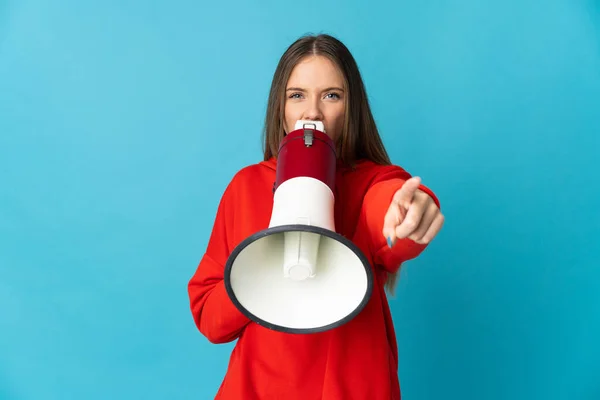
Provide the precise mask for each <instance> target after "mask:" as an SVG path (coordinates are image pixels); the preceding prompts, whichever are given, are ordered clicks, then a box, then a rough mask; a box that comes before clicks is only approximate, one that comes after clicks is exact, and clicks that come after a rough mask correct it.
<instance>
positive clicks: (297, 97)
mask: <svg viewBox="0 0 600 400" xmlns="http://www.w3.org/2000/svg"><path fill="white" fill-rule="evenodd" d="M300 96H302V93H292V94H290V95H289V96H288V99H299V98H300Z"/></svg>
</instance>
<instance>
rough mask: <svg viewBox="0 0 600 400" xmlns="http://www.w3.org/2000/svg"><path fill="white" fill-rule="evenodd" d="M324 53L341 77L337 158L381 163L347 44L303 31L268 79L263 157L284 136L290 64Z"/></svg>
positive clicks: (385, 160) (392, 277)
mask: <svg viewBox="0 0 600 400" xmlns="http://www.w3.org/2000/svg"><path fill="white" fill-rule="evenodd" d="M317 55H318V56H324V57H327V58H328V59H329V60H330V61H331V62H333V63H334V64H335V65H336V66H337V67H338V68H339V70H340V71H341V73H342V75H343V77H344V86H345V87H344V89H345V90H346V92H347V93H348V95H347V96H346V97H345V110H346V112H345V117H344V128H343V131H342V134H341V136H340V138H339V141H340V142H339V145H338V148H339V150H340V152H339V155H338V157H339V159H340V161H342V162H343V163H344V164H346V165H350V166H352V165H354V163H355V162H356V161H357V160H360V159H368V160H371V161H373V162H374V163H377V164H381V165H390V164H391V161H390V158H389V156H388V153H387V151H386V150H385V147H384V145H383V142H382V140H381V137H380V136H379V131H378V130H377V125H376V124H375V119H374V118H373V114H372V112H371V107H370V105H369V100H368V98H367V93H366V90H365V86H364V83H363V80H362V77H361V74H360V71H359V69H358V65H357V64H356V61H355V59H354V57H353V56H352V54H351V53H350V51H349V50H348V48H347V47H346V46H345V45H344V44H343V43H342V42H341V41H339V40H338V39H336V38H335V37H333V36H330V35H327V34H320V35H306V36H303V37H300V38H299V39H298V40H296V41H295V42H294V43H292V44H291V45H290V46H289V47H288V48H287V50H286V51H285V52H284V53H283V55H282V56H281V58H280V60H279V63H278V65H277V68H276V70H275V73H274V75H273V81H272V83H271V90H270V92H269V100H268V103H267V112H266V117H265V124H264V132H263V136H264V160H265V161H266V160H269V159H270V158H271V157H273V156H277V151H278V149H279V144H280V142H281V140H282V138H283V136H284V128H283V127H284V125H283V123H284V109H285V90H286V85H287V82H288V80H289V78H290V75H291V73H292V70H293V69H294V67H295V66H296V65H297V64H298V63H299V62H300V61H301V60H302V59H304V58H305V57H307V56H317ZM397 274H398V273H395V274H388V277H387V280H386V287H387V289H388V291H389V292H391V293H393V292H394V288H395V286H396V280H397Z"/></svg>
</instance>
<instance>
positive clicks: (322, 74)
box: [288, 56, 344, 87]
mask: <svg viewBox="0 0 600 400" xmlns="http://www.w3.org/2000/svg"><path fill="white" fill-rule="evenodd" d="M343 84H344V76H343V75H342V73H341V71H340V70H339V68H338V67H337V65H335V64H334V63H333V62H332V61H331V60H329V59H328V58H327V57H323V56H309V57H306V58H304V59H302V60H300V62H299V63H298V64H296V66H294V68H293V69H292V73H291V75H290V79H289V80H288V86H299V87H329V86H339V87H342V85H343Z"/></svg>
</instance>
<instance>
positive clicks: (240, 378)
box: [188, 158, 439, 400]
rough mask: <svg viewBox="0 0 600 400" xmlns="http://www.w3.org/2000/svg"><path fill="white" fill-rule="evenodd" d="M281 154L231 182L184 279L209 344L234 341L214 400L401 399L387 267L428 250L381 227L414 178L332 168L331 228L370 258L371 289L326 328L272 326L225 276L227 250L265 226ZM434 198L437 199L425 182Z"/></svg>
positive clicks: (364, 165) (392, 169)
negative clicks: (244, 306)
mask: <svg viewBox="0 0 600 400" xmlns="http://www.w3.org/2000/svg"><path fill="white" fill-rule="evenodd" d="M276 166H277V161H276V159H275V158H272V159H271V160H269V161H264V162H261V163H259V164H254V165H251V166H248V167H246V168H244V169H242V170H241V171H239V172H238V173H237V174H236V175H235V176H234V178H233V179H232V181H231V183H230V184H229V185H228V187H227V189H226V190H225V193H224V194H223V197H222V199H221V202H220V204H219V207H218V210H217V216H216V219H215V223H214V227H213V230H212V234H211V236H210V240H209V243H208V246H207V249H206V253H205V254H204V256H203V257H202V260H201V261H200V264H199V265H198V268H197V270H196V272H195V274H194V276H193V277H192V278H191V280H190V281H189V285H188V293H189V297H190V305H191V311H192V314H193V317H194V321H195V323H196V325H197V327H198V329H199V330H200V332H201V333H202V334H203V335H204V336H206V337H207V338H208V340H209V341H210V342H212V343H225V342H230V341H233V340H235V339H238V341H237V343H236V345H235V347H234V349H233V352H232V354H231V357H230V361H229V366H228V368H227V372H226V374H225V378H224V380H223V382H222V384H221V386H220V388H219V391H218V393H217V395H216V397H215V399H220V400H271V399H272V400H280V399H281V400H317V399H318V400H390V399H393V400H398V399H400V387H399V382H398V372H397V371H398V349H397V344H396V335H395V332H394V327H393V324H392V317H391V314H390V309H389V306H388V302H387V297H386V294H385V292H384V283H385V280H386V277H387V274H386V273H387V272H396V271H398V269H399V268H400V265H401V264H402V262H404V261H407V260H410V259H412V258H414V257H416V256H418V255H419V254H420V253H421V252H422V251H423V250H424V248H425V245H419V244H417V243H415V242H413V241H412V240H410V239H403V240H399V241H397V242H396V244H395V246H394V247H393V248H392V249H390V248H389V247H388V245H387V242H386V238H385V237H384V236H383V234H382V229H383V219H384V215H385V213H386V211H387V209H388V207H389V204H390V202H391V199H392V196H393V194H394V193H395V192H396V190H398V189H399V188H400V187H401V186H402V184H403V183H404V182H405V181H406V180H407V179H408V178H410V175H409V174H408V173H407V172H406V171H404V170H403V169H402V168H400V167H397V166H381V165H376V164H374V163H373V162H371V161H360V162H359V163H358V164H357V166H356V168H355V169H354V170H352V169H351V168H348V167H341V166H340V167H339V168H338V171H337V175H336V188H335V189H336V190H335V226H336V230H337V232H338V233H340V234H342V235H344V236H345V237H347V238H350V239H351V240H352V241H353V242H354V243H355V244H356V245H357V246H358V247H359V248H360V249H361V250H362V251H363V252H364V254H365V256H366V257H367V258H368V259H369V262H370V264H371V267H372V268H373V271H374V279H375V281H374V285H373V286H374V287H373V292H372V295H371V298H370V300H369V302H368V304H367V306H366V307H365V308H364V309H363V310H362V312H361V313H360V314H358V315H357V316H356V317H355V318H354V319H352V320H351V321H350V322H348V323H346V324H344V325H342V326H340V327H337V328H334V329H332V330H330V331H326V332H322V333H314V334H304V335H301V334H289V333H281V332H277V331H272V330H269V329H267V328H265V327H262V326H260V325H258V324H256V323H254V322H252V321H250V320H249V319H248V318H246V317H245V316H244V315H243V314H242V313H241V312H240V311H238V310H237V308H235V306H234V305H233V303H232V302H231V300H230V299H229V297H228V296H227V293H226V291H225V285H224V283H223V271H224V266H225V263H226V261H227V257H228V256H229V254H230V252H231V251H232V250H233V249H234V247H235V246H236V245H238V244H239V243H240V242H241V241H243V240H244V239H246V238H247V237H248V236H250V235H252V234H254V233H256V232H258V231H260V230H263V229H266V228H268V225H269V221H270V218H271V209H272V206H273V183H274V181H275V169H276ZM421 189H422V190H423V191H425V192H427V193H428V194H429V195H430V196H431V197H432V198H433V199H434V201H435V202H436V204H438V207H439V202H438V199H437V198H436V197H435V195H434V194H433V193H432V192H431V191H430V190H429V189H428V188H426V187H424V186H422V187H421Z"/></svg>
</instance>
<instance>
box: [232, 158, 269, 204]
mask: <svg viewBox="0 0 600 400" xmlns="http://www.w3.org/2000/svg"><path fill="white" fill-rule="evenodd" d="M274 176H275V169H274V167H273V166H272V165H270V163H269V162H267V161H261V162H258V163H255V164H250V165H247V166H245V167H243V168H241V169H239V170H238V171H236V172H235V174H234V175H233V177H232V178H231V181H230V182H229V184H228V185H227V187H226V189H225V193H224V195H229V196H231V195H235V194H236V193H239V192H245V191H247V190H251V189H252V188H258V187H260V186H264V185H272V184H273V182H272V181H273V179H274Z"/></svg>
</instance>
